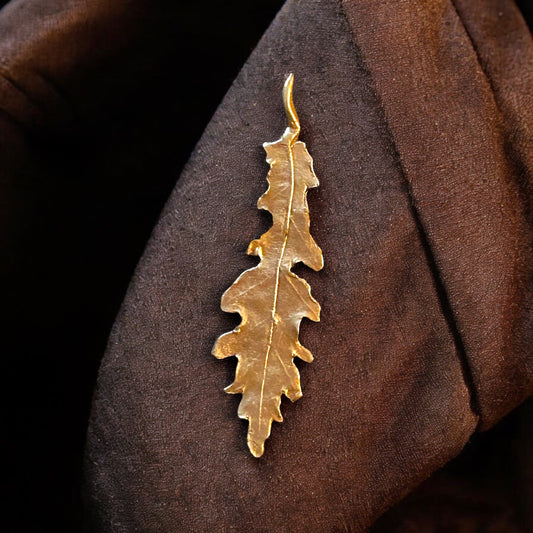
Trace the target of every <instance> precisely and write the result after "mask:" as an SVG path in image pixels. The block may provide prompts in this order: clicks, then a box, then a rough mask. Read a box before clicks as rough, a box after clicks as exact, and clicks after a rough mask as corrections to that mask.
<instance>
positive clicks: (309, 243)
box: [213, 74, 324, 457]
mask: <svg viewBox="0 0 533 533" xmlns="http://www.w3.org/2000/svg"><path fill="white" fill-rule="evenodd" d="M293 80H294V77H293V75H292V74H290V75H289V77H288V78H287V80H286V82H285V86H284V88H283V103H284V106H285V111H286V113H287V118H288V121H289V127H288V128H287V129H286V130H285V133H284V134H283V136H282V137H281V139H279V140H278V141H276V142H273V143H265V144H264V145H263V147H264V149H265V151H266V153H267V162H268V163H269V164H270V171H269V173H268V176H267V180H268V184H269V187H268V190H267V191H266V192H265V193H264V194H263V195H262V196H261V198H259V201H258V202H257V207H258V208H259V209H266V210H268V211H270V212H271V213H272V218H273V224H272V227H271V228H270V229H269V230H268V231H267V232H266V233H264V234H263V235H262V236H261V237H260V238H259V239H256V240H253V241H252V242H251V243H250V245H249V247H248V252H247V253H248V254H249V255H257V256H259V257H260V259H261V261H260V263H259V264H258V265H257V266H256V267H254V268H251V269H249V270H246V271H245V272H243V273H242V274H241V275H240V276H239V277H238V278H237V280H236V281H235V282H234V283H233V285H232V286H231V287H230V288H229V289H228V290H227V291H226V292H225V293H224V294H223V296H222V303H221V307H222V309H223V310H224V311H227V312H229V313H239V314H240V315H241V317H242V321H241V323H240V325H239V326H238V327H237V328H235V329H234V330H233V331H231V332H229V333H225V334H224V335H221V336H220V337H219V338H218V340H217V342H216V343H215V346H214V347H213V355H214V356H215V357H218V358H219V359H222V358H224V357H230V356H232V355H236V356H237V358H238V360H239V362H238V365H237V370H236V377H235V381H234V382H233V383H232V384H231V385H230V386H229V387H226V389H225V390H226V391H227V392H229V393H240V394H242V400H241V403H240V405H239V412H238V414H239V417H240V418H244V419H247V420H248V439H247V440H248V447H249V448H250V451H251V452H252V454H253V455H254V456H255V457H260V456H261V455H262V454H263V452H264V443H265V440H266V439H267V438H268V437H269V435H270V429H271V426H272V420H276V421H277V422H281V421H282V416H281V412H280V403H281V395H282V394H285V395H286V396H287V397H288V398H289V399H290V400H292V401H295V400H297V399H298V398H300V397H301V396H302V390H301V388H300V375H299V373H298V369H297V368H296V366H295V365H294V362H293V358H294V357H299V358H300V359H303V360H304V361H307V362H308V363H310V362H311V361H312V360H313V356H312V354H311V352H310V351H309V350H307V349H306V348H304V347H303V346H302V345H301V344H300V342H299V341H298V332H299V328H300V322H301V320H302V318H303V317H307V318H310V319H311V320H314V321H316V322H318V321H319V320H320V305H319V304H318V302H317V301H316V300H315V299H314V298H313V297H312V296H311V289H310V287H309V285H308V283H307V282H306V281H305V280H303V279H301V278H299V277H298V276H296V275H295V274H293V273H292V272H291V268H292V267H293V266H294V265H295V264H296V263H298V262H303V263H305V264H306V265H307V266H309V267H311V268H312V269H313V270H320V269H321V268H322V267H323V264H324V263H323V258H322V251H321V250H320V248H319V247H318V246H317V244H316V243H315V241H314V240H313V237H311V234H310V233H309V209H308V206H307V190H308V189H309V188H311V187H316V186H318V179H317V177H316V176H315V173H314V171H313V160H312V159H311V156H310V155H309V152H308V151H307V149H306V147H305V144H304V143H303V142H301V141H298V135H299V133H300V122H299V120H298V115H297V114H296V109H295V108H294V103H293V99H292V86H293Z"/></svg>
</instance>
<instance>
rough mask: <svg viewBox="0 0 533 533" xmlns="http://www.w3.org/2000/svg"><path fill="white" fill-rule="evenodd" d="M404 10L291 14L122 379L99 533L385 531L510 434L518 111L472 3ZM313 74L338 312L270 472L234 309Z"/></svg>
mask: <svg viewBox="0 0 533 533" xmlns="http://www.w3.org/2000/svg"><path fill="white" fill-rule="evenodd" d="M382 10H385V4H379V3H374V2H373V3H370V2H368V3H367V2H363V1H358V2H345V3H343V4H340V3H338V2H335V1H320V0H316V1H309V2H296V1H294V2H292V1H291V2H288V3H287V5H286V6H285V7H284V9H283V10H282V11H281V13H280V15H279V16H278V18H277V19H276V21H275V22H274V23H273V25H272V26H271V28H270V29H269V31H268V32H267V34H266V35H265V37H264V39H263V40H262V42H261V44H260V45H259V46H258V48H257V49H256V51H255V52H254V54H253V55H252V57H251V58H250V60H249V61H248V62H247V64H246V66H245V67H244V69H243V71H242V72H241V74H240V75H239V77H238V78H237V80H236V81H235V83H234V85H233V87H232V89H231V90H230V92H229V93H228V95H227V96H226V98H225V100H224V102H223V104H222V105H221V107H220V108H219V110H218V111H217V113H216V115H215V116H214V118H213V120H212V122H211V124H210V125H209V127H208V128H207V130H206V132H205V134H204V136H203V138H202V141H201V142H200V144H199V145H198V147H197V149H196V150H195V152H194V154H193V156H192V158H191V161H190V162H189V165H188V167H187V169H186V171H185V172H184V173H183V175H182V176H181V177H180V179H179V181H178V185H177V187H176V189H175V191H174V193H173V195H172V197H171V198H170V200H169V202H168V204H167V207H166V209H165V211H164V214H163V216H162V218H161V220H160V222H159V224H158V226H157V228H156V229H155V231H154V234H153V236H152V239H151V242H150V244H149V246H148V248H147V250H146V252H145V255H144V257H143V260H142V261H141V264H140V265H139V267H138V270H137V273H136V275H135V277H134V279H133V281H132V284H131V286H130V290H129V293H128V296H127V298H126V300H125V302H124V305H123V308H122V311H121V313H120V316H119V318H118V320H117V323H116V325H115V328H114V331H113V334H112V336H111V339H110V344H109V349H108V353H107V355H106V357H105V359H104V362H103V364H102V367H101V372H100V378H99V383H98V388H97V391H96V396H95V401H94V408H93V417H92V422H91V427H90V431H89V438H88V451H87V471H88V479H89V490H90V493H91V498H92V501H93V506H94V508H95V509H96V511H97V513H96V515H97V528H98V529H99V530H102V531H106V530H113V531H130V530H136V529H137V530H142V531H181V530H199V531H227V530H236V531H250V530H252V531H274V530H275V531H336V530H355V531H358V530H363V529H364V528H366V527H368V526H369V525H370V524H372V523H373V522H374V521H375V519H376V518H377V517H378V516H379V515H380V514H381V513H382V512H383V511H384V510H385V509H386V508H387V507H389V506H390V505H391V504H392V503H394V502H395V501H397V500H399V499H400V498H401V497H402V496H403V495H404V494H406V493H407V492H408V491H409V490H411V489H412V488H414V487H415V486H416V484H418V483H419V482H420V481H421V480H423V479H424V478H426V477H427V476H428V475H429V474H430V473H431V472H432V471H434V470H435V469H437V468H438V467H439V466H441V465H443V464H444V463H445V462H447V461H448V460H449V459H451V458H452V457H453V456H455V455H456V454H457V453H458V452H459V451H460V449H461V448H462V447H463V445H464V444H465V443H466V441H467V439H468V437H469V436H470V435H471V434H472V432H473V431H474V430H475V427H476V425H477V423H478V416H477V414H478V412H479V413H481V414H482V416H483V421H484V426H485V427H486V426H488V425H490V424H492V423H493V422H494V421H495V420H497V419H498V418H499V417H501V416H502V415H503V414H504V413H506V412H507V411H508V410H509V409H511V408H512V407H513V406H515V405H516V404H517V403H519V402H520V401H521V400H522V399H523V398H525V397H526V396H527V395H528V394H530V393H531V386H532V383H531V373H530V372H531V357H530V354H529V350H528V346H529V345H528V337H527V335H528V331H529V330H528V327H527V325H528V321H530V320H531V318H530V316H529V315H528V312H529V308H530V306H529V304H528V303H527V298H528V294H529V290H530V287H529V285H527V283H526V282H529V283H530V279H529V276H530V272H529V268H530V265H531V261H530V259H531V253H530V238H531V227H530V225H529V220H528V218H527V217H526V215H525V213H526V211H527V202H528V198H527V197H526V194H525V192H524V189H523V188H522V189H520V188H519V187H518V184H519V183H521V182H522V181H524V180H525V179H526V178H527V176H526V175H525V174H524V173H523V172H522V173H518V172H517V171H516V168H518V167H519V166H520V165H522V168H527V167H526V165H527V162H526V161H524V160H523V159H522V156H521V154H522V153H524V150H525V147H524V146H523V145H521V142H522V141H520V140H519V139H517V146H516V149H515V150H514V151H512V152H509V151H508V150H507V149H505V148H506V147H508V145H509V143H510V144H513V142H514V139H513V138H509V135H508V134H507V133H506V131H510V130H509V129H508V130H505V129H504V128H503V125H502V124H505V121H506V120H508V121H510V122H509V124H510V125H511V122H512V120H513V117H512V112H511V111H509V110H512V104H509V103H508V104H506V106H507V107H506V106H505V105H503V104H502V105H501V107H500V108H498V107H497V106H496V104H495V99H496V98H498V96H495V95H497V94H498V90H497V89H496V88H494V89H493V88H491V86H490V84H489V83H488V82H487V79H486V77H485V75H484V73H483V70H482V68H481V67H480V63H479V60H478V57H477V56H476V53H475V51H474V49H473V47H472V43H471V41H470V40H469V37H468V35H467V33H466V31H465V30H464V26H463V23H462V22H461V19H460V18H459V16H458V14H457V11H456V10H455V8H454V6H453V5H452V4H451V3H449V2H433V3H431V5H428V6H423V5H421V4H416V8H415V6H414V5H413V4H412V3H409V2H392V3H387V5H386V12H385V11H382ZM474 23H475V22H474ZM518 31H525V29H524V28H522V29H519V30H518ZM473 33H474V32H473V31H472V34H473ZM482 45H483V43H482V42H480V43H478V44H477V46H478V47H480V46H482ZM526 48H527V47H526ZM526 52H527V49H526ZM479 57H482V54H481V53H480V54H479ZM491 69H492V70H491V72H498V68H497V67H491ZM500 70H501V71H502V72H503V69H500ZM289 71H293V72H294V73H295V76H296V80H297V81H296V90H295V99H296V102H297V106H298V109H299V112H300V118H301V121H302V124H303V131H302V139H303V140H305V141H306V142H307V145H308V147H309V149H310V152H311V153H312V154H313V157H314V159H315V168H316V171H317V174H318V176H319V178H320V180H321V187H320V189H319V190H318V191H317V192H316V193H312V194H311V195H310V207H311V214H312V220H313V224H312V228H311V229H312V232H313V234H314V235H315V237H316V240H317V242H318V243H319V244H320V246H321V247H322V248H323V250H324V256H325V258H326V267H325V269H324V270H323V271H322V272H320V273H317V274H315V273H310V272H305V271H304V270H302V272H301V274H302V275H304V276H305V277H306V278H307V279H308V280H309V281H310V283H311V285H312V287H313V291H314V294H315V295H316V297H317V299H318V300H319V301H320V302H321V303H322V306H323V315H322V322H321V323H320V324H312V325H309V324H306V325H305V326H304V327H303V329H302V338H303V341H304V344H306V345H307V346H308V347H309V348H310V349H311V350H312V352H313V353H315V354H316V361H315V362H314V363H313V364H312V365H305V366H303V367H302V369H301V370H302V382H303V383H302V384H303V390H304V398H303V399H302V400H300V401H299V402H297V403H296V404H294V405H286V404H284V405H283V407H282V409H283V412H284V415H285V421H284V423H283V425H281V426H277V425H276V426H275V427H274V430H273V435H272V437H271V439H270V440H269V442H268V444H267V450H266V454H265V456H264V458H263V459H261V460H260V461H257V460H255V459H253V458H252V457H251V456H249V454H248V452H247V451H246V448H245V443H244V433H245V424H244V423H243V422H242V421H239V420H238V419H237V418H236V416H235V415H236V405H237V402H238V398H234V397H230V396H227V395H225V394H224V393H223V392H222V388H223V387H224V386H225V385H226V384H228V383H229V381H230V379H231V374H232V371H233V367H234V365H233V364H232V362H231V361H228V362H220V361H216V360H214V359H213V358H212V357H211V356H210V349H211V346H212V343H213V342H214V340H215V338H216V337H217V335H218V334H220V333H222V332H223V331H226V330H227V329H228V328H229V327H230V326H231V325H232V324H234V321H233V320H232V319H231V318H230V317H227V316H224V314H223V313H221V312H220V311H219V308H218V305H219V298H220V295H221V294H222V292H223V290H224V289H225V288H226V287H227V286H228V285H229V284H230V283H231V282H232V281H233V280H234V279H235V277H236V276H237V275H238V274H239V273H240V272H242V270H244V269H245V268H247V267H249V266H250V265H251V264H253V262H252V261H251V260H250V259H249V258H247V257H246V256H245V254H244V252H245V249H246V246H247V244H248V242H249V241H250V240H251V239H253V238H254V237H256V236H257V235H259V234H260V233H261V231H262V230H264V229H265V228H266V227H267V225H268V221H267V220H265V219H264V218H261V215H260V214H259V213H258V212H257V210H256V209H255V202H256V199H257V197H258V196H259V195H260V194H261V192H262V191H263V190H264V188H265V181H264V176H265V174H266V166H265V163H264V154H263V153H262V149H261V143H262V142H263V141H265V140H274V139H276V138H277V137H278V136H279V134H280V132H281V131H282V130H283V128H284V117H283V112H282V108H281V102H280V97H279V95H280V88H281V84H282V81H283V79H284V77H285V75H286V74H287V73H288V72H289ZM525 80H526V81H527V78H525ZM516 83H518V82H516ZM524 83H525V82H524ZM520 90H523V88H522V89H520ZM506 91H507V89H505V88H502V89H501V91H500V92H506ZM519 92H520V91H519ZM520 94H521V93H520ZM522 105H524V106H527V101H524V102H523V104H522ZM520 146H522V148H520ZM517 247H518V249H519V250H520V253H519V254H516V253H515V252H516V250H517Z"/></svg>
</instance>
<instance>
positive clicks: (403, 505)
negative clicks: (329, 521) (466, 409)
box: [371, 398, 533, 533]
mask: <svg viewBox="0 0 533 533" xmlns="http://www.w3.org/2000/svg"><path fill="white" fill-rule="evenodd" d="M532 501H533V398H530V399H529V400H528V401H526V402H525V403H524V404H523V405H522V406H520V407H519V408H518V409H516V410H515V411H514V412H513V413H512V414H510V415H509V416H508V417H506V418H505V419H504V420H503V421H501V422H500V423H499V424H498V425H497V426H496V427H495V428H493V429H492V430H491V431H487V432H483V433H478V434H476V435H475V436H474V437H473V438H472V439H471V442H469V443H468V445H467V446H466V447H465V449H464V450H463V451H462V452H461V455H460V456H459V457H457V458H456V459H454V460H453V461H451V462H450V463H449V464H448V465H446V467H445V468H443V469H442V470H440V471H438V472H436V473H435V474H434V475H433V476H431V478H430V479H429V480H428V481H426V482H424V483H422V485H420V486H419V487H417V489H416V490H415V491H414V492H413V493H411V494H409V496H407V498H405V499H404V500H403V501H401V502H400V503H399V504H398V505H396V506H394V507H393V508H392V509H390V510H389V511H388V512H387V513H385V514H384V515H383V516H382V517H381V518H380V519H379V520H378V521H377V522H376V523H375V524H374V525H373V526H372V528H371V532H372V533H418V532H423V533H439V532H448V531H454V532H455V531H461V532H465V533H470V532H472V533H474V532H483V533H485V532H494V533H529V532H530V531H533V509H532V508H531V502H532Z"/></svg>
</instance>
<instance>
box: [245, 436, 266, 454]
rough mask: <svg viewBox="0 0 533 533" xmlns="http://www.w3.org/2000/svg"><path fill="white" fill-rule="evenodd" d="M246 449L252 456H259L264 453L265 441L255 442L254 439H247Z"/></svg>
mask: <svg viewBox="0 0 533 533" xmlns="http://www.w3.org/2000/svg"><path fill="white" fill-rule="evenodd" d="M248 449H249V450H250V452H251V453H252V455H253V456H254V457H257V458H259V457H261V456H262V455H263V453H265V441H262V442H256V441H254V440H251V439H248Z"/></svg>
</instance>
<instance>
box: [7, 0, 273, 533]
mask: <svg viewBox="0 0 533 533" xmlns="http://www.w3.org/2000/svg"><path fill="white" fill-rule="evenodd" d="M4 3H6V2H0V5H3V4H4ZM281 4H282V2H281V0H274V1H273V0H254V2H253V3H248V4H243V2H242V1H241V0H228V1H225V2H223V3H221V2H210V1H209V0H208V7H209V9H208V11H209V16H208V17H207V16H205V14H206V6H205V5H202V6H200V5H199V4H198V2H175V1H174V0H148V1H147V0H128V1H124V2H123V1H120V0H102V1H100V0H89V1H88V0H69V1H65V0H12V1H11V2H9V4H8V5H7V6H6V7H5V8H4V9H3V10H2V11H0V28H1V30H0V65H1V66H0V254H1V260H0V294H1V295H2V305H1V306H0V309H1V310H0V323H1V324H2V358H1V363H0V364H1V368H0V373H1V375H2V379H3V387H2V393H3V398H2V400H3V401H2V421H3V433H4V435H5V436H4V439H3V441H2V442H3V444H4V445H5V449H4V453H3V457H4V463H5V464H4V465H3V466H4V469H3V482H4V485H5V486H6V487H9V490H8V491H7V495H6V496H5V499H4V508H5V513H4V518H3V520H4V522H5V523H16V524H17V526H16V529H17V531H24V532H28V533H29V532H30V531H36V532H42V531H54V532H61V531H65V532H68V533H73V532H75V531H79V530H80V529H81V521H82V513H83V510H82V501H81V494H80V493H81V491H80V484H81V479H82V463H83V461H82V458H83V450H84V446H85V437H86V431H87V421H88V417H89V410H90V402H91V397H92V390H93V387H94V383H95V381H96V374H97V370H98V366H99V362H100V359H101V357H102V355H103V353H104V350H105V346H106V342H107V338H108V336H109V331H110V329H111V326H112V324H113V322H114V319H115V317H116V314H117V312H118V309H119V307H120V303H121V301H122V299H123V297H124V294H125V291H126V289H127V285H128V282H129V280H130V279H131V276H132V275H133V271H134V268H135V265H136V263H137V262H138V261H139V258H140V256H141V255H142V251H143V249H144V247H145V245H146V241H147V240H148V238H149V236H150V232H151V230H152V228H153V227H154V225H155V223H156V222H157V218H158V217H159V214H160V212H161V209H162V207H163V205H164V202H165V201H166V199H167V198H168V195H169V194H170V192H171V190H172V188H173V186H174V184H175V182H176V176H177V175H178V174H179V170H180V169H181V167H182V166H183V164H184V163H185V162H186V160H187V159H188V157H189V155H190V153H191V151H192V149H193V148H194V145H195V143H196V142H197V140H198V139H199V137H200V135H201V133H202V131H203V129H204V128H205V125H206V124H207V123H208V122H209V120H210V118H211V116H212V114H213V112H214V110H215V109H216V107H217V106H218V104H219V103H220V100H221V99H222V97H223V96H224V94H225V92H226V91H227V89H228V87H229V86H230V84H231V81H232V79H233V78H234V77H235V75H236V74H237V73H238V71H239V69H240V68H241V66H242V64H243V63H244V61H245V60H246V58H247V56H248V55H249V53H250V50H251V49H252V48H253V47H254V46H255V44H256V43H257V41H258V40H259V38H260V37H261V35H262V33H263V32H264V30H265V29H266V27H267V26H268V24H269V23H270V21H271V20H272V18H273V17H274V15H275V12H276V10H277V9H276V8H279V6H281ZM239 21H243V23H240V22H239ZM232 25H239V26H240V30H239V34H238V36H236V35H235V33H234V30H233V26H232ZM206 36H208V38H206ZM213 43H224V46H213ZM205 65H209V68H206V67H205ZM184 80H188V81H189V83H184ZM199 88H201V89H200V90H199ZM15 104H16V105H15ZM28 509H31V510H32V512H31V513H29V512H27V511H28ZM4 529H5V527H4Z"/></svg>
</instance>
